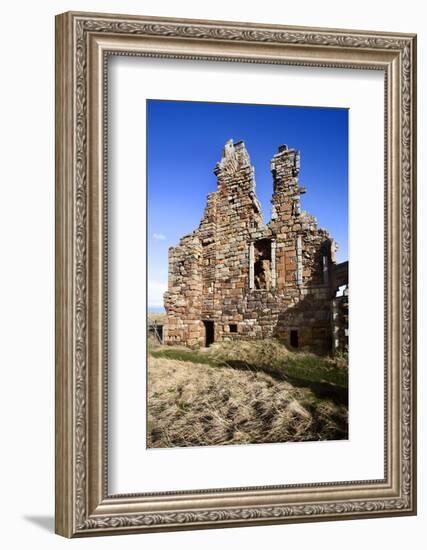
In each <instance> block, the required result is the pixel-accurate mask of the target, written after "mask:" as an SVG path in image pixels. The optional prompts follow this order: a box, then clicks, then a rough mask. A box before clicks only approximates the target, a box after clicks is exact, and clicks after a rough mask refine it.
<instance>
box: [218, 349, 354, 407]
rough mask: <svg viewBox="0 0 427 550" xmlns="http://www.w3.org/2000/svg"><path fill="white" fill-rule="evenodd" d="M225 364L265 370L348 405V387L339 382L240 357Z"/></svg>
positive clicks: (283, 379) (275, 377)
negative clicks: (293, 372)
mask: <svg viewBox="0 0 427 550" xmlns="http://www.w3.org/2000/svg"><path fill="white" fill-rule="evenodd" d="M223 366H228V367H231V368H233V369H238V370H249V371H253V372H260V371H262V372H265V373H266V374H268V375H270V376H271V377H272V378H274V379H275V380H279V381H286V382H289V383H290V384H292V385H293V386H296V387H298V388H308V389H309V390H311V391H312V392H313V393H314V395H315V396H316V397H318V398H319V399H329V400H331V401H333V402H334V403H336V404H337V405H345V406H346V407H348V388H346V387H343V386H340V385H338V384H331V383H329V382H323V381H314V380H308V379H306V378H300V377H298V376H295V375H292V374H289V373H288V372H286V369H285V368H283V369H278V368H274V367H271V368H269V367H267V366H263V367H261V368H260V367H258V366H255V365H250V364H249V363H247V362H246V361H240V360H238V359H233V360H230V359H228V360H227V361H226V362H224V363H223Z"/></svg>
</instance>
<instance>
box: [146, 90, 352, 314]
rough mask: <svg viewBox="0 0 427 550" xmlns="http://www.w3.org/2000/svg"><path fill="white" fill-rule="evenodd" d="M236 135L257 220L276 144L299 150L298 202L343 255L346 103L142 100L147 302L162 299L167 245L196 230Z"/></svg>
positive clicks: (267, 195) (267, 193)
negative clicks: (249, 168)
mask: <svg viewBox="0 0 427 550" xmlns="http://www.w3.org/2000/svg"><path fill="white" fill-rule="evenodd" d="M230 138H232V139H233V140H234V141H238V140H241V139H242V140H243V141H244V142H245V144H246V148H247V150H248V153H249V156H250V158H251V163H252V165H253V166H254V167H255V181H256V193H257V196H258V198H259V200H260V202H261V205H262V209H263V214H264V221H265V222H268V220H269V219H270V215H271V203H270V200H271V195H272V191H273V183H272V177H271V172H270V160H271V158H272V157H273V155H274V154H275V153H276V152H277V148H278V146H279V145H280V144H283V143H286V144H287V145H288V146H289V147H293V148H296V149H299V150H300V152H301V173H300V178H299V181H300V185H302V186H304V187H306V188H307V193H306V194H305V195H302V208H303V209H304V210H307V211H308V212H309V213H310V214H313V215H314V216H316V218H317V220H318V224H319V227H323V228H325V229H328V231H329V232H330V234H331V236H332V237H334V238H335V239H336V241H337V242H338V245H339V249H338V253H337V260H338V261H344V260H346V259H347V257H348V251H347V241H348V110H347V109H331V108H318V107H287V106H275V105H242V104H235V103H204V102H200V103H197V102H184V101H160V100H148V101H147V156H148V169H147V176H148V183H147V185H148V307H149V308H151V309H155V308H159V307H161V306H162V298H161V296H162V293H163V291H164V290H165V289H166V285H167V271H168V263H167V261H168V248H169V247H170V246H175V245H176V244H177V243H178V242H179V239H180V238H181V237H182V236H183V235H185V234H187V233H190V232H191V231H193V230H194V229H196V228H197V227H198V225H199V222H200V219H201V217H202V214H203V210H204V208H205V205H206V196H207V194H208V193H209V192H211V191H216V177H215V175H214V174H213V169H214V167H215V164H216V163H217V162H218V161H219V160H220V159H221V154H222V148H223V146H224V144H225V142H226V141H227V140H229V139H230Z"/></svg>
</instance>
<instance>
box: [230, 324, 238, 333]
mask: <svg viewBox="0 0 427 550" xmlns="http://www.w3.org/2000/svg"><path fill="white" fill-rule="evenodd" d="M229 327H230V332H237V325H229Z"/></svg>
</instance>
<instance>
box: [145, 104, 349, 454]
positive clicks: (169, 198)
mask: <svg viewBox="0 0 427 550" xmlns="http://www.w3.org/2000/svg"><path fill="white" fill-rule="evenodd" d="M146 110H147V129H146V132H147V134H146V135H147V250H148V254H147V273H148V277H147V418H146V422H147V431H146V433H147V441H146V445H147V447H148V448H170V447H197V446H218V445H238V444H239V445H247V444H256V443H286V442H303V441H306V442H307V441H328V440H330V441H336V440H346V439H348V437H349V421H348V379H349V377H348V372H349V369H348V356H349V335H350V333H349V307H350V285H349V255H348V238H349V236H348V216H349V213H348V211H349V208H348V157H349V154H348V141H349V140H348V132H349V110H348V109H346V108H335V107H333V106H327V107H311V106H289V105H263V104H238V103H219V102H218V103H213V102H202V101H200V102H199V101H174V100H169V99H167V100H163V99H148V100H147V103H146ZM141 185H143V183H141Z"/></svg>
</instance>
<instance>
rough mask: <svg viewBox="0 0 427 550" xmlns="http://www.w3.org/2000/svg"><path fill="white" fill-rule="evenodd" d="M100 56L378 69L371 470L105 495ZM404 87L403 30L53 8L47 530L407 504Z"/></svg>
mask: <svg viewBox="0 0 427 550" xmlns="http://www.w3.org/2000/svg"><path fill="white" fill-rule="evenodd" d="M110 55H138V56H145V57H158V58H161V57H165V58H182V59H198V60H204V62H206V63H211V62H214V61H228V62H237V63H274V64H294V65H301V66H314V67H338V68H340V67H346V68H348V69H358V68H367V69H372V70H381V71H384V75H385V128H386V132H385V150H384V159H385V174H386V175H385V190H386V200H385V202H386V207H385V234H386V239H385V246H386V250H385V252H386V254H385V255H386V261H385V279H386V283H387V284H386V296H385V304H386V307H385V312H384V314H385V321H386V322H385V325H386V330H385V342H386V344H385V348H386V361H385V368H384V370H385V419H386V421H385V449H384V457H385V460H384V463H385V475H384V479H378V480H367V481H361V482H354V481H348V482H339V483H338V482H337V483H321V484H302V485H298V486H296V485H293V486H292V485H283V486H278V487H277V486H274V487H243V488H238V489H223V490H222V489H217V490H198V491H182V492H172V491H171V492H169V493H150V494H148V493H147V494H132V495H110V494H108V487H107V478H106V471H107V452H106V448H107V445H106V442H107V395H106V393H107V392H106V380H107V365H106V353H107V349H106V329H107V327H106V304H107V300H106V284H105V280H106V278H105V270H106V264H107V257H106V229H105V228H106V210H105V205H106V196H105V195H106V192H107V191H106V189H107V186H106V184H105V182H106V177H107V173H106V150H107V148H106V130H105V124H106V93H107V88H106V70H107V62H106V60H107V59H108V56H110ZM415 88H416V37H415V35H412V34H401V33H384V32H366V31H354V30H337V29H333V30H332V29H320V28H319V29H318V28H304V27H283V26H276V25H264V24H263V25H258V24H252V23H235V22H223V21H197V20H180V19H164V18H153V17H137V16H124V15H108V14H90V13H65V14H62V15H59V16H57V18H56V510H55V515H56V532H57V533H59V534H61V535H63V536H66V537H78V536H89V535H106V534H122V533H135V532H149V531H171V530H178V529H202V528H214V527H236V526H249V525H263V524H274V523H287V522H302V521H321V520H337V519H349V518H368V517H382V516H397V515H411V514H415V513H416V512H415V511H416V470H415V459H416V431H415V429H416V428H415V410H416V403H415V351H416V334H415V314H416V311H415V309H416V301H415V290H416V278H415V267H416V266H415V247H416V229H415V227H416V225H415V223H416V219H415V205H416V197H415V170H416V164H415V162H416V159H415V150H416V142H415V118H416V116H415V115H416V103H415V102H416V95H415ZM260 100H261V98H260ZM378 368H382V366H381V365H378Z"/></svg>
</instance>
